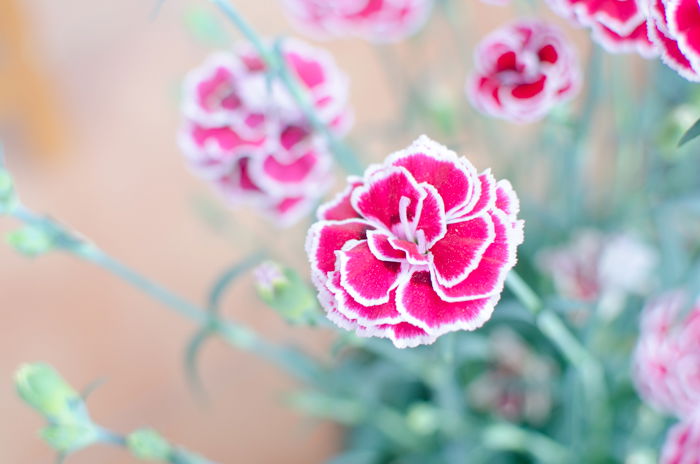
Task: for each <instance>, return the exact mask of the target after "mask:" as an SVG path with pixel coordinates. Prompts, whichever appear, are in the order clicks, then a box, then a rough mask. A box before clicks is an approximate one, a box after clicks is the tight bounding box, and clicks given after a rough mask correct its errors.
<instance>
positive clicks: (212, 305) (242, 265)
mask: <svg viewBox="0 0 700 464" xmlns="http://www.w3.org/2000/svg"><path fill="white" fill-rule="evenodd" d="M264 257H265V254H264V253H263V252H262V251H258V252H255V253H253V254H252V255H250V256H248V257H247V258H245V259H244V260H243V261H240V262H238V263H236V264H234V265H233V266H231V267H230V268H228V269H227V270H225V271H224V272H223V274H221V276H220V277H219V278H218V279H217V280H216V282H215V283H214V286H213V287H212V289H211V291H210V292H209V304H208V308H209V310H210V311H214V312H216V311H217V310H218V308H219V305H220V304H221V298H222V297H223V295H224V292H225V291H226V289H227V288H228V287H229V285H231V284H232V283H233V282H234V281H235V280H236V279H237V278H238V277H240V276H241V275H242V274H244V273H245V272H247V271H249V270H250V269H252V268H253V267H254V266H255V265H256V264H258V263H259V262H261V261H262V260H263V258H264Z"/></svg>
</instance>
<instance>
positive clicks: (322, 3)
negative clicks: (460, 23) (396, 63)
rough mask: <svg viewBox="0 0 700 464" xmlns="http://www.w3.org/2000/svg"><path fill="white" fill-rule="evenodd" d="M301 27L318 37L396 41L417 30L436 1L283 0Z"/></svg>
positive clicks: (290, 14)
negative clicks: (355, 37) (353, 37)
mask: <svg viewBox="0 0 700 464" xmlns="http://www.w3.org/2000/svg"><path fill="white" fill-rule="evenodd" d="M282 1H283V4H284V6H285V8H286V11H287V13H288V15H289V17H290V18H291V20H292V21H293V23H294V24H295V25H297V27H298V28H299V29H300V30H301V31H303V32H304V33H307V34H309V35H312V36H314V37H317V38H330V37H347V36H358V37H361V38H363V39H366V40H370V41H372V42H392V41H397V40H401V39H403V38H405V37H408V36H410V35H412V34H413V33H415V32H416V31H417V30H418V29H419V28H420V27H421V26H423V24H424V23H425V21H426V20H427V18H428V16H429V14H430V10H431V8H432V4H433V0H282Z"/></svg>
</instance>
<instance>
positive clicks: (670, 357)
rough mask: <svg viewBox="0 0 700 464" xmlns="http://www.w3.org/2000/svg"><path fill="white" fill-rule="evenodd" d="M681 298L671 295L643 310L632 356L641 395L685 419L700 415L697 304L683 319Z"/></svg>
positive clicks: (699, 321)
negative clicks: (637, 338)
mask: <svg viewBox="0 0 700 464" xmlns="http://www.w3.org/2000/svg"><path fill="white" fill-rule="evenodd" d="M683 310H684V296H683V295H682V294H681V293H671V294H667V295H664V296H662V297H661V298H659V299H657V300H656V301H653V302H651V304H649V305H648V306H647V308H646V309H645V310H644V313H643V315H642V320H641V331H640V335H639V340H638V342H637V347H636V350H635V355H634V380H635V384H636V386H637V390H638V391H639V393H640V395H641V396H642V397H643V398H644V400H645V401H647V402H648V403H649V404H651V405H653V406H654V407H656V408H657V409H659V410H662V411H665V412H670V413H673V414H674V415H676V416H678V417H681V418H684V417H690V416H691V415H696V416H697V415H698V414H700V305H698V304H696V305H695V307H693V308H692V310H691V311H690V312H689V313H688V314H687V315H686V316H684V317H683V315H682V311H683Z"/></svg>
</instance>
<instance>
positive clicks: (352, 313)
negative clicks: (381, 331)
mask: <svg viewBox="0 0 700 464" xmlns="http://www.w3.org/2000/svg"><path fill="white" fill-rule="evenodd" d="M328 288H329V289H331V291H332V292H333V293H334V295H335V297H336V302H337V308H336V309H337V310H338V311H339V312H340V313H341V314H343V315H344V316H345V317H347V318H348V319H351V320H354V321H356V322H357V323H358V324H360V325H362V326H374V325H379V324H395V323H398V322H401V320H402V317H401V314H399V312H398V311H397V309H396V289H394V290H391V292H390V293H389V300H388V301H387V302H386V303H381V304H378V305H373V306H366V305H363V304H361V303H358V302H357V301H356V300H355V299H354V298H353V297H352V295H350V294H349V293H348V291H347V290H346V289H345V288H344V287H343V285H342V284H341V281H340V273H339V272H337V271H336V272H333V273H332V274H331V275H330V278H329V280H328Z"/></svg>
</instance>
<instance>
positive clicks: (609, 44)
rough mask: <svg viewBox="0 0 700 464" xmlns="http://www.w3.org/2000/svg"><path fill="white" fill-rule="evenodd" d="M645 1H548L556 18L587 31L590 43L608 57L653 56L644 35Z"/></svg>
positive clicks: (654, 49)
mask: <svg viewBox="0 0 700 464" xmlns="http://www.w3.org/2000/svg"><path fill="white" fill-rule="evenodd" d="M644 1H647V0H548V3H549V5H550V6H551V7H552V9H553V10H554V11H556V12H557V13H558V14H559V15H561V16H563V17H565V18H568V19H570V20H572V21H574V22H576V23H577V24H580V25H582V26H585V27H590V28H591V30H592V32H593V39H594V40H595V41H596V42H598V43H599V44H601V45H602V46H603V48H605V49H606V50H607V51H609V52H611V53H626V52H637V53H639V54H640V55H642V56H643V57H646V58H651V57H653V56H656V55H657V53H658V52H657V49H656V46H655V44H654V43H653V42H652V41H651V40H650V39H649V36H648V34H647V24H646V23H647V15H646V11H645V5H643V4H642V2H644Z"/></svg>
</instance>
